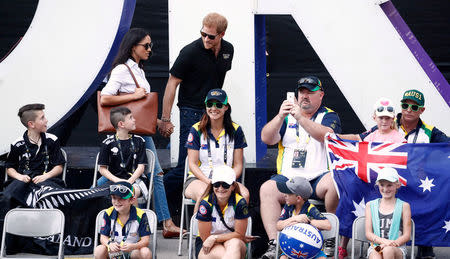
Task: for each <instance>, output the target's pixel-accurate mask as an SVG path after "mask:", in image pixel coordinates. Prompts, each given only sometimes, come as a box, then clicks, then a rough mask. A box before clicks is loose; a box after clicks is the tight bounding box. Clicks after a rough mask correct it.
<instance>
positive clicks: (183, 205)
mask: <svg viewBox="0 0 450 259" xmlns="http://www.w3.org/2000/svg"><path fill="white" fill-rule="evenodd" d="M188 173H189V160H188V158H187V157H186V160H185V162H184V177H183V190H182V192H181V217H180V230H182V229H183V227H184V223H186V224H188V223H189V222H188V215H187V206H189V205H192V206H193V205H195V201H194V200H192V199H188V198H186V197H185V196H184V183H185V182H186V179H187V175H188ZM185 213H186V215H185ZM186 229H187V230H189V226H188V227H187V228H186ZM188 234H189V232H185V233H184V234H183V231H180V236H179V239H178V256H181V255H182V251H181V247H182V245H183V238H184V236H185V235H188Z"/></svg>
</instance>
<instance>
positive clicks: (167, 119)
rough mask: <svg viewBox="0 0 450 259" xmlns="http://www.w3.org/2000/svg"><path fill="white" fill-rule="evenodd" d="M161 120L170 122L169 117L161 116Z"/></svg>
mask: <svg viewBox="0 0 450 259" xmlns="http://www.w3.org/2000/svg"><path fill="white" fill-rule="evenodd" d="M161 121H163V122H170V118H165V117H161Z"/></svg>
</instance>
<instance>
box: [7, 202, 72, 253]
mask: <svg viewBox="0 0 450 259" xmlns="http://www.w3.org/2000/svg"><path fill="white" fill-rule="evenodd" d="M64 222H65V218H64V214H63V213H62V212H61V211H60V210H58V209H23V208H18V209H12V210H10V211H8V213H6V216H5V221H4V226H3V236H2V244H1V251H0V257H1V258H18V257H19V258H33V257H34V258H43V257H44V258H48V257H49V256H40V257H39V255H32V256H30V254H18V255H13V256H7V255H6V252H5V250H6V246H5V236H6V233H10V234H14V235H18V236H26V237H46V236H52V235H57V234H59V235H60V236H59V248H58V255H57V257H56V256H54V257H56V258H59V259H62V258H63V257H64V250H63V240H64Z"/></svg>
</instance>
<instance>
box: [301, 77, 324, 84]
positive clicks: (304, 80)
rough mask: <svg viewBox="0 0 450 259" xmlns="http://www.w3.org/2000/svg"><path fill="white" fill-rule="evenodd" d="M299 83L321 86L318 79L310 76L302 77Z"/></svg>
mask: <svg viewBox="0 0 450 259" xmlns="http://www.w3.org/2000/svg"><path fill="white" fill-rule="evenodd" d="M298 84H311V85H317V86H320V85H319V83H318V82H317V81H316V80H314V79H312V78H308V77H306V78H301V79H300V80H298Z"/></svg>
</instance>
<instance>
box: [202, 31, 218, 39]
mask: <svg viewBox="0 0 450 259" xmlns="http://www.w3.org/2000/svg"><path fill="white" fill-rule="evenodd" d="M219 34H220V33H217V34H216V35H212V34H208V33H206V32H202V31H201V30H200V35H202V37H203V38H204V37H208V38H209V39H210V40H214V39H215V38H216V37H217V35H219Z"/></svg>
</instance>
